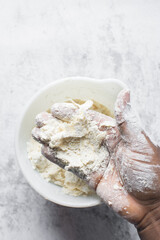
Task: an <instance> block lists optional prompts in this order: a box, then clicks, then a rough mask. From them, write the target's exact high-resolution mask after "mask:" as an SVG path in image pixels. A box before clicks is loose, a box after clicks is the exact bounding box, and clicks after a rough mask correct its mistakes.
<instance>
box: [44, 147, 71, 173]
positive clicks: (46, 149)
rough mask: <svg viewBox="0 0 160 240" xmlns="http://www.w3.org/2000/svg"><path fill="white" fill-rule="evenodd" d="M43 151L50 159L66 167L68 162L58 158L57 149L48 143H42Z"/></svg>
mask: <svg viewBox="0 0 160 240" xmlns="http://www.w3.org/2000/svg"><path fill="white" fill-rule="evenodd" d="M41 153H42V155H43V156H44V157H46V158H47V159H48V160H49V161H51V162H53V163H55V164H57V165H58V166H60V167H61V168H65V166H67V162H65V161H63V160H62V159H61V160H60V159H58V158H57V157H56V151H55V150H54V149H52V148H50V147H49V146H48V145H42V148H41Z"/></svg>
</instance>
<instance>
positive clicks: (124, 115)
mask: <svg viewBox="0 0 160 240" xmlns="http://www.w3.org/2000/svg"><path fill="white" fill-rule="evenodd" d="M115 118H116V122H117V125H118V127H119V130H120V133H121V136H122V138H123V139H124V140H125V141H126V142H133V141H135V140H137V139H138V138H140V136H139V135H141V132H142V130H141V127H140V121H139V118H138V116H137V115H136V112H135V111H134V110H133V108H132V106H131V105H130V91H129V90H127V89H124V90H122V91H121V92H120V93H119V95H118V97H117V101H116V103H115Z"/></svg>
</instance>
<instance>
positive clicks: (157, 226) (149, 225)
mask: <svg viewBox="0 0 160 240" xmlns="http://www.w3.org/2000/svg"><path fill="white" fill-rule="evenodd" d="M156 205H157V206H154V208H152V209H151V210H150V211H148V212H147V214H146V215H145V216H144V218H143V219H142V220H141V221H140V223H139V224H137V225H136V228H137V231H138V234H139V236H140V238H141V239H142V240H151V239H154V240H159V239H160V204H156Z"/></svg>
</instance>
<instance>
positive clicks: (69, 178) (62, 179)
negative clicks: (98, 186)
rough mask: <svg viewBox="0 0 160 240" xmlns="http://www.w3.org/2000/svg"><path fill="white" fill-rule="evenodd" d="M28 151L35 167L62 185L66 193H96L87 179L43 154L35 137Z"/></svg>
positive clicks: (55, 182) (78, 194)
mask: <svg viewBox="0 0 160 240" xmlns="http://www.w3.org/2000/svg"><path fill="white" fill-rule="evenodd" d="M27 152H28V158H29V160H30V161H31V164H32V167H33V169H35V170H37V171H38V172H39V173H40V174H41V176H42V177H43V178H44V179H46V180H47V181H49V182H53V183H54V184H56V185H59V186H61V187H62V189H63V191H64V192H65V193H67V194H70V195H73V196H80V195H89V194H94V192H93V190H91V189H90V188H89V187H88V185H87V184H86V183H85V181H83V180H81V179H80V178H78V177H77V176H76V175H74V174H73V173H71V172H69V171H66V170H64V169H62V168H60V167H59V166H57V165H56V164H54V163H52V162H50V161H49V160H47V159H46V158H45V157H44V156H43V155H42V154H41V144H40V143H38V142H36V141H35V140H34V139H33V138H31V139H30V141H29V142H28V143H27Z"/></svg>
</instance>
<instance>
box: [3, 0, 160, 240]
mask: <svg viewBox="0 0 160 240" xmlns="http://www.w3.org/2000/svg"><path fill="white" fill-rule="evenodd" d="M159 12H160V1H158V0H155V1H154V2H153V1H152V0H147V1H146V0H142V1H138V0H134V1H127V0H121V1H113V0H97V1H96V0H90V1H89V0H77V1H75V0H68V1H65V0H61V1H59V0H54V1H53V0H45V1H43V0H34V1H31V0H26V1H25V0H15V1H12V0H11V1H7V0H6V1H3V0H1V1H0V142H1V160H0V239H3V240H10V239H16V240H22V239H23V240H28V239H31V240H32V239H33V240H37V239H45V240H81V239H83V240H90V239H92V240H97V239H99V240H104V239H107V240H111V239H112V240H118V239H123V240H137V239H139V238H138V236H137V233H136V230H135V228H134V227H133V226H132V225H131V224H128V223H127V222H126V221H125V220H123V219H122V218H120V217H119V216H117V215H116V214H115V213H114V212H113V211H112V210H111V209H109V208H108V207H107V206H105V205H101V206H97V207H93V208H89V209H71V208H65V207H61V206H58V205H56V204H53V203H51V202H48V201H46V200H45V199H43V198H42V197H41V196H39V195H38V194H37V193H36V192H35V191H34V190H33V189H32V188H31V187H30V186H29V185H28V183H27V182H26V180H25V179H24V177H23V175H22V173H21V171H20V169H19V167H18V165H17V163H16V156H15V151H14V134H15V129H16V125H17V120H18V117H19V115H20V114H21V113H22V111H23V107H24V106H25V105H26V103H27V102H28V101H29V100H30V98H31V97H32V96H33V95H34V94H35V93H36V92H37V91H38V90H39V89H40V88H41V87H43V86H45V85H46V84H48V83H50V82H52V81H54V80H55V79H59V78H63V77H67V76H88V77H95V78H107V77H113V78H119V79H121V80H123V81H124V82H125V83H127V84H128V86H129V87H130V88H131V89H132V96H133V100H134V102H136V103H137V108H138V111H139V113H140V116H141V118H142V121H143V123H144V126H145V127H146V129H147V131H148V132H150V133H152V135H153V137H154V139H157V141H160V138H159V134H160V127H159V126H160V110H159V104H160V31H159V29H160V15H159Z"/></svg>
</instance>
